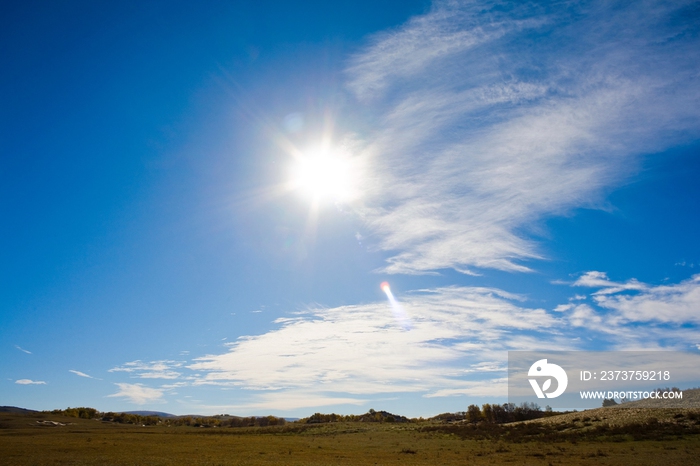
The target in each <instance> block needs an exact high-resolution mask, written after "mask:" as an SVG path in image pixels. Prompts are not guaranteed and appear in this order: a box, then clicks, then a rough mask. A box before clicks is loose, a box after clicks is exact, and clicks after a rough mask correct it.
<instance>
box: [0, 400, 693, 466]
mask: <svg viewBox="0 0 700 466" xmlns="http://www.w3.org/2000/svg"><path fill="white" fill-rule="evenodd" d="M625 411H626V410H621V409H620V410H617V409H616V410H610V409H600V410H591V411H585V412H581V413H572V414H567V415H563V416H556V417H552V418H549V419H542V420H538V421H530V422H526V423H518V424H512V425H506V426H497V425H485V424H479V425H476V426H473V425H468V424H438V423H405V424H395V423H333V424H307V425H297V424H288V425H286V426H279V427H267V428H209V429H205V428H194V427H161V426H152V427H141V426H133V425H122V424H115V423H106V422H102V421H98V420H87V419H77V418H68V417H61V416H55V415H49V414H45V413H33V414H9V413H0V464H3V465H60V464H71V465H97V464H127V465H174V464H193V465H226V464H263V465H265V464H290V465H335V464H337V465H350V464H367V465H375V464H377V465H394V464H396V465H398V464H402V465H404V464H409V465H410V464H431V465H440V464H445V465H448V464H469V465H487V464H534V465H549V464H552V465H558V464H561V465H574V464H575V465H579V464H580V465H595V464H604V465H623V464H639V465H656V464H664V465H690V464H698V458H700V411H698V410H680V409H676V410H670V409H666V410H636V411H635V412H632V411H627V412H625ZM617 413H619V414H617ZM622 416H626V418H623V417H622ZM43 421H55V422H59V423H61V424H64V425H58V426H53V425H50V423H46V422H43Z"/></svg>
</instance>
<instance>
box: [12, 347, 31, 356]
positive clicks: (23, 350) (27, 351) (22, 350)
mask: <svg viewBox="0 0 700 466" xmlns="http://www.w3.org/2000/svg"><path fill="white" fill-rule="evenodd" d="M15 348H17V349H18V350H20V351H21V352H23V353H27V354H32V352H31V351H29V350H26V349H24V348H22V347H21V346H19V345H15Z"/></svg>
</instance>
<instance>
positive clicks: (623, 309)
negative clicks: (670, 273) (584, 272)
mask: <svg viewBox="0 0 700 466" xmlns="http://www.w3.org/2000/svg"><path fill="white" fill-rule="evenodd" d="M635 283H637V282H635ZM640 285H642V284H640ZM628 289H629V288H625V287H612V288H610V289H606V288H604V289H602V290H600V291H599V292H597V293H594V295H593V299H594V300H595V302H596V303H597V304H598V306H600V307H602V308H605V309H609V310H612V311H615V312H616V313H618V314H619V316H620V317H621V318H623V319H625V320H628V321H635V322H652V321H656V322H666V323H676V324H683V323H694V324H700V312H698V309H700V274H698V275H693V277H691V278H690V279H688V280H685V281H682V282H681V283H676V284H672V285H657V286H650V285H643V286H640V287H639V288H633V289H634V290H638V291H637V292H636V293H633V294H630V293H623V291H627V290H628Z"/></svg>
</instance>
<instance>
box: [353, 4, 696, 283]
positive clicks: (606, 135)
mask: <svg viewBox="0 0 700 466" xmlns="http://www.w3.org/2000/svg"><path fill="white" fill-rule="evenodd" d="M692 4H693V2H690V1H679V2H673V3H668V2H660V1H642V2H634V3H616V2H598V1H589V2H580V3H577V4H575V5H570V4H568V3H562V4H553V5H536V4H532V3H526V4H519V3H512V2H498V1H496V2H492V1H473V2H436V3H435V4H434V7H433V9H432V10H431V11H430V12H429V13H427V14H425V15H422V16H418V17H415V18H413V19H411V20H410V21H409V22H408V23H406V24H405V25H404V26H402V27H400V28H398V29H396V30H392V31H388V32H383V33H380V34H378V35H376V36H375V37H374V38H373V39H372V40H371V41H370V43H369V45H367V46H366V47H365V48H364V49H363V50H362V51H361V52H360V53H358V54H356V55H355V56H354V57H353V59H352V60H351V62H350V64H349V66H348V68H347V70H346V72H347V77H348V83H347V86H348V88H349V90H350V91H351V92H352V93H353V94H354V95H355V96H356V98H357V99H358V102H359V103H360V104H361V105H362V106H363V108H364V109H365V112H366V113H368V114H369V115H370V118H373V119H374V121H373V123H374V125H373V128H374V129H373V131H372V132H370V133H368V134H366V135H364V136H363V137H362V139H363V140H362V143H361V144H363V145H364V150H363V153H362V155H361V157H364V158H365V159H367V161H368V166H371V167H373V170H372V171H371V172H370V173H368V175H367V177H366V186H365V187H364V192H365V197H364V201H363V204H362V205H361V206H358V211H359V212H360V213H361V215H362V216H363V218H364V219H365V220H366V222H367V225H368V227H369V228H370V229H371V230H372V231H373V232H374V233H375V234H376V235H377V237H378V238H379V247H380V248H381V249H383V250H386V251H389V252H391V253H392V254H394V255H393V256H392V257H390V258H389V259H388V265H387V266H386V267H385V268H384V269H383V270H382V271H383V272H387V273H401V274H424V273H435V271H437V270H440V269H444V268H453V269H455V270H458V271H460V272H463V273H475V271H474V268H493V269H500V270H506V271H528V270H530V267H529V266H528V265H527V264H526V262H527V261H528V260H532V259H539V258H542V254H541V252H540V251H539V250H538V244H537V243H536V241H534V240H533V239H532V235H531V233H532V232H533V231H535V230H536V229H537V228H538V222H540V221H541V220H542V219H544V218H546V217H548V216H552V215H561V214H564V213H567V212H569V211H571V210H572V209H575V208H579V207H588V208H596V207H601V206H603V205H604V195H605V194H606V191H607V190H609V189H612V188H614V187H615V186H616V185H618V184H619V183H620V182H622V181H623V180H624V179H626V178H627V177H628V176H630V175H631V174H632V173H634V172H635V171H636V170H638V168H639V166H640V163H641V162H642V160H641V156H644V155H648V154H651V153H654V152H658V151H663V150H664V149H667V148H669V147H672V146H674V145H677V144H680V143H683V142H685V141H687V140H688V139H689V138H690V137H692V136H697V134H698V123H699V121H700V86H699V84H700V72H699V67H700V65H699V64H700V41H699V40H698V37H697V34H695V33H693V28H694V27H695V24H694V23H693V21H692V15H688V14H686V13H687V11H686V10H688V9H689V8H692Z"/></svg>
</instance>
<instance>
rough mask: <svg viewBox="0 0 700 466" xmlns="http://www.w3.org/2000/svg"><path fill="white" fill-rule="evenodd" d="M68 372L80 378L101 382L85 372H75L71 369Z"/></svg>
mask: <svg viewBox="0 0 700 466" xmlns="http://www.w3.org/2000/svg"><path fill="white" fill-rule="evenodd" d="M68 372H72V373H73V374H75V375H77V376H80V377H85V378H88V379H95V380H100V379H96V378H95V377H93V376H91V375H88V374H86V373H85V372H80V371H75V370H73V369H69V370H68Z"/></svg>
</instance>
